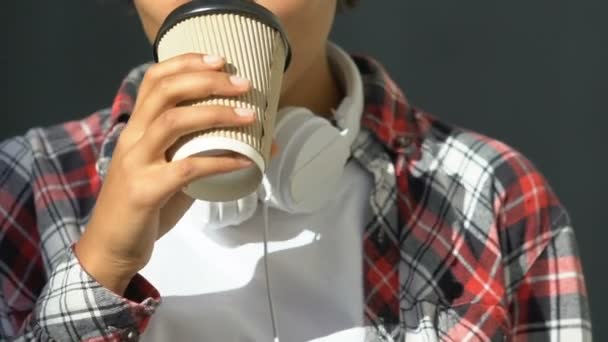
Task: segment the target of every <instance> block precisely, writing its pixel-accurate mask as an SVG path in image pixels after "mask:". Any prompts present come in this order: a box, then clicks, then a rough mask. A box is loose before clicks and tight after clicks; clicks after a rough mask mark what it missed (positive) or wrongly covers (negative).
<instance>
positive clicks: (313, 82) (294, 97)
mask: <svg viewBox="0 0 608 342" xmlns="http://www.w3.org/2000/svg"><path fill="white" fill-rule="evenodd" d="M342 96H343V94H342V91H341V87H340V84H339V83H338V80H337V79H336V78H335V77H334V74H333V72H332V70H331V66H330V64H329V59H328V58H327V51H326V50H323V53H321V54H320V55H319V57H318V58H317V59H316V60H315V62H314V63H313V64H312V65H311V67H309V68H308V69H307V70H306V71H305V72H303V73H302V76H301V77H300V78H299V79H297V80H296V81H295V82H294V84H293V85H292V86H291V87H290V88H289V89H287V90H286V91H285V92H284V93H283V95H282V96H281V103H280V107H288V106H294V107H306V108H308V109H310V110H311V111H312V112H313V113H315V114H317V115H320V116H323V117H331V116H332V115H333V114H332V113H333V111H332V110H333V109H335V108H337V107H338V105H339V104H340V101H341V99H342Z"/></svg>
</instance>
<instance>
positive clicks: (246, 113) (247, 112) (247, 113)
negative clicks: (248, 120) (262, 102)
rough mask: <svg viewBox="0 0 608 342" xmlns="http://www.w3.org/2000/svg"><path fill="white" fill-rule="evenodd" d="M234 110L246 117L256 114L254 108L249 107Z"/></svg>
mask: <svg viewBox="0 0 608 342" xmlns="http://www.w3.org/2000/svg"><path fill="white" fill-rule="evenodd" d="M234 112H235V113H236V115H238V116H244V117H248V116H253V114H254V111H253V109H249V108H234Z"/></svg>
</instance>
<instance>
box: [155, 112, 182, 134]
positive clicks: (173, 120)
mask: <svg viewBox="0 0 608 342" xmlns="http://www.w3.org/2000/svg"><path fill="white" fill-rule="evenodd" d="M158 120H159V125H160V127H159V128H160V129H162V130H174V129H176V128H179V126H180V122H181V118H180V115H178V113H177V112H175V111H173V110H168V111H166V112H164V113H162V114H161V115H160V116H159V117H158Z"/></svg>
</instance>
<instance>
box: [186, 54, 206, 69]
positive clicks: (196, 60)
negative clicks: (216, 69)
mask: <svg viewBox="0 0 608 342" xmlns="http://www.w3.org/2000/svg"><path fill="white" fill-rule="evenodd" d="M202 62H203V57H202V56H201V55H200V54H198V53H194V52H190V53H187V54H185V55H183V63H184V64H185V66H188V67H191V68H200V67H201V66H202V65H203V63H202Z"/></svg>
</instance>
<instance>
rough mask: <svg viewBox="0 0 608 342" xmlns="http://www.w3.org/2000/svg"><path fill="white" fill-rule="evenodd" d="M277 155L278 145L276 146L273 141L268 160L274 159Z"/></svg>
mask: <svg viewBox="0 0 608 342" xmlns="http://www.w3.org/2000/svg"><path fill="white" fill-rule="evenodd" d="M277 155H279V144H277V142H276V140H273V141H272V145H271V146H270V158H271V159H272V158H275V157H276V156H277Z"/></svg>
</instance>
